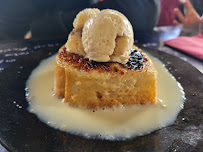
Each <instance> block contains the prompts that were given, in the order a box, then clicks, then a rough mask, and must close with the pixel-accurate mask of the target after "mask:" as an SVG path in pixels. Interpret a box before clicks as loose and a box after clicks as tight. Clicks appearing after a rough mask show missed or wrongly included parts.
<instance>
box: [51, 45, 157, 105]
mask: <svg viewBox="0 0 203 152" xmlns="http://www.w3.org/2000/svg"><path fill="white" fill-rule="evenodd" d="M156 79H157V71H156V69H155V68H154V66H153V63H152V62H151V60H150V59H149V57H148V56H147V55H146V54H145V53H144V52H142V50H141V49H139V48H138V47H136V46H133V48H132V49H131V54H130V58H129V61H128V62H127V63H126V64H121V63H117V62H95V61H91V60H89V59H87V58H84V57H83V56H80V55H78V54H74V53H70V52H68V51H67V50H66V47H65V46H62V47H61V48H60V49H59V54H58V55H57V56H56V63H55V73H54V94H55V96H57V97H60V98H64V100H65V102H68V103H69V104H70V105H73V106H77V107H83V108H90V109H98V108H112V107H120V106H122V105H124V106H125V105H135V104H147V103H154V102H156Z"/></svg>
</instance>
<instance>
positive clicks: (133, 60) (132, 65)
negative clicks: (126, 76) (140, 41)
mask: <svg viewBox="0 0 203 152" xmlns="http://www.w3.org/2000/svg"><path fill="white" fill-rule="evenodd" d="M145 61H147V59H146V58H145V57H144V56H143V54H142V52H139V51H137V50H134V49H131V50H130V58H129V60H128V62H127V63H126V64H124V66H125V67H127V68H129V69H133V70H135V69H138V68H139V69H140V68H143V62H145Z"/></svg>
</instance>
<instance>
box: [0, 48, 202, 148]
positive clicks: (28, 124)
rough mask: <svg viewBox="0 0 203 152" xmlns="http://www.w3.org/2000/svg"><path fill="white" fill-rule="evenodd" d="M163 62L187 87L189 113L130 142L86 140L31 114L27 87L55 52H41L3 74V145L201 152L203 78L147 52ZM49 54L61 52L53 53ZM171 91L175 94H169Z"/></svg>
mask: <svg viewBox="0 0 203 152" xmlns="http://www.w3.org/2000/svg"><path fill="white" fill-rule="evenodd" d="M142 49H143V50H146V51H147V52H149V53H150V54H152V55H153V56H155V57H157V58H159V59H160V60H161V61H162V62H163V63H164V64H165V65H166V67H167V69H169V71H170V72H171V73H172V74H173V75H174V76H175V78H176V79H177V80H178V81H179V82H180V83H181V84H182V86H183V88H184V90H185V93H186V98H187V99H186V102H185V106H184V109H183V110H182V111H181V112H180V113H179V115H178V118H177V120H176V121H175V123H174V124H173V125H171V126H169V127H166V128H163V129H160V130H157V131H155V132H153V133H151V134H149V135H146V136H142V137H137V138H134V139H131V140H127V141H105V140H98V139H86V138H84V137H80V136H76V135H71V134H69V133H66V132H62V131H59V130H56V129H54V128H51V127H49V126H47V125H46V124H44V123H42V122H41V121H40V120H39V119H38V118H37V117H36V116H35V115H34V114H31V113H29V112H28V111H27V110H26V109H27V106H28V103H27V101H26V99H25V90H24V89H25V83H26V80H27V79H28V77H29V75H30V73H31V72H32V70H33V69H34V68H35V67H36V66H37V65H38V64H39V62H40V61H41V60H42V59H44V58H47V57H48V56H49V55H48V54H50V53H47V50H46V49H43V50H41V51H37V52H35V53H33V54H31V55H28V56H26V57H24V58H22V59H19V60H18V61H17V62H15V63H14V64H12V65H10V66H9V67H8V68H6V69H5V70H4V71H3V72H1V74H0V82H1V83H0V88H1V91H0V141H1V143H2V144H3V146H5V147H6V148H7V149H8V150H9V151H19V152H22V151H35V152H40V151H43V152H45V151H48V152H50V151H57V152H60V151H88V152H89V151H101V152H104V151H116V152H119V151H121V152H123V151H141V152H142V151H143V152H144V151H149V152H152V151H200V149H201V147H202V144H203V140H202V139H203V137H202V132H201V131H202V126H203V123H202V121H203V115H202V114H203V110H202V109H203V102H202V100H203V75H202V73H200V72H199V71H198V70H197V69H195V68H194V67H193V66H191V65H190V64H188V63H187V62H184V61H182V60H180V59H179V58H177V57H174V56H172V55H169V54H166V53H164V52H160V51H158V50H156V49H152V48H142ZM49 52H51V53H55V52H57V51H56V50H55V49H54V48H53V49H50V48H49ZM168 91H170V90H168Z"/></svg>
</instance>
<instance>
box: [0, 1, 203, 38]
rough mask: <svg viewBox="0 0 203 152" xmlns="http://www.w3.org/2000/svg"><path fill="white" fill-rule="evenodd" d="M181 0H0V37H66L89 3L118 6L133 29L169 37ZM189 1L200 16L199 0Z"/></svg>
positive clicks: (175, 31) (176, 31)
mask: <svg viewBox="0 0 203 152" xmlns="http://www.w3.org/2000/svg"><path fill="white" fill-rule="evenodd" d="M183 3H184V0H182V1H180V0H142V1H139V0H126V1H123V0H43V1H41V0H18V1H16V0H6V1H5V0H0V40H19V39H51V38H67V36H68V34H69V32H70V31H71V30H72V22H73V20H74V18H75V16H76V15H77V13H78V12H79V11H81V10H83V9H85V8H93V7H96V8H99V9H104V8H112V9H115V10H118V11H120V12H122V13H123V14H124V15H126V16H127V18H128V19H129V20H130V22H131V24H132V25H133V28H134V31H135V32H140V31H151V32H152V31H153V32H156V33H157V32H158V33H161V36H163V37H164V38H163V39H164V40H166V39H168V38H166V34H163V32H164V33H167V34H171V35H169V38H173V37H174V36H176V37H177V36H178V35H179V34H180V32H181V30H182V25H184V24H183V23H182V24H178V25H179V28H174V27H175V26H176V25H177V24H174V22H173V21H174V19H177V21H180V19H178V18H177V15H176V14H175V12H174V9H175V8H179V9H180V11H181V12H182V13H183V15H184V14H186V11H184V10H185V9H186V8H185V9H184V5H183ZM191 3H192V5H193V7H194V9H195V10H196V12H197V14H198V15H199V17H201V15H202V12H203V0H191ZM195 25H196V27H197V28H196V29H194V28H193V30H196V31H193V32H192V33H193V35H195V34H197V33H198V32H199V31H198V30H199V29H198V28H199V27H198V26H199V25H198V22H197V23H192V26H195ZM165 26H170V28H164V27H165ZM155 27H156V28H155ZM157 27H158V28H157ZM159 27H162V28H159ZM154 28H155V29H154ZM182 32H188V31H187V29H186V30H185V31H182ZM174 34H175V35H174ZM138 35H139V33H138Z"/></svg>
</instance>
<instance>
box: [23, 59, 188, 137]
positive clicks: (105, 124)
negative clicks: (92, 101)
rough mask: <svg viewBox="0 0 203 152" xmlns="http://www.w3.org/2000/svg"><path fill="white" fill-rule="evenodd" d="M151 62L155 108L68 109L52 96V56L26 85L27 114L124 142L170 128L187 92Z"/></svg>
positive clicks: (74, 131) (76, 131) (60, 126)
mask: <svg viewBox="0 0 203 152" xmlns="http://www.w3.org/2000/svg"><path fill="white" fill-rule="evenodd" d="M149 56H150V55H149ZM150 58H151V59H152V62H153V63H154V66H155V67H156V69H157V71H158V77H157V96H158V99H157V102H156V104H147V105H135V106H125V107H124V106H123V107H121V108H113V109H104V110H96V111H92V110H89V109H82V108H77V107H72V106H69V105H68V104H67V103H64V102H63V100H61V99H59V98H57V97H55V96H53V94H52V90H53V82H54V64H55V56H52V57H50V58H48V59H45V60H43V61H42V62H41V63H40V64H39V66H38V67H36V69H34V70H33V72H32V73H31V75H30V77H29V79H28V81H27V86H26V87H27V94H26V96H27V99H28V101H29V107H28V111H29V112H31V113H34V114H36V115H37V117H38V118H39V119H40V120H41V121H42V122H44V123H46V124H48V125H49V126H51V127H54V128H56V129H60V130H63V131H66V132H68V133H72V134H77V135H82V136H85V137H87V138H101V139H106V140H125V139H128V138H132V137H135V136H142V135H146V134H149V133H150V132H152V131H155V130H157V129H160V128H163V127H166V126H169V125H171V124H173V123H174V121H175V120H176V118H177V115H178V113H179V112H180V110H181V109H182V108H183V104H184V98H185V95H184V91H183V88H182V87H181V85H180V83H178V82H177V81H176V79H175V78H174V77H173V76H172V75H171V74H170V73H169V72H168V70H167V69H166V68H165V66H164V65H163V63H161V62H160V61H159V60H158V59H156V58H154V57H152V56H150ZM126 100H127V99H126Z"/></svg>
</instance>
